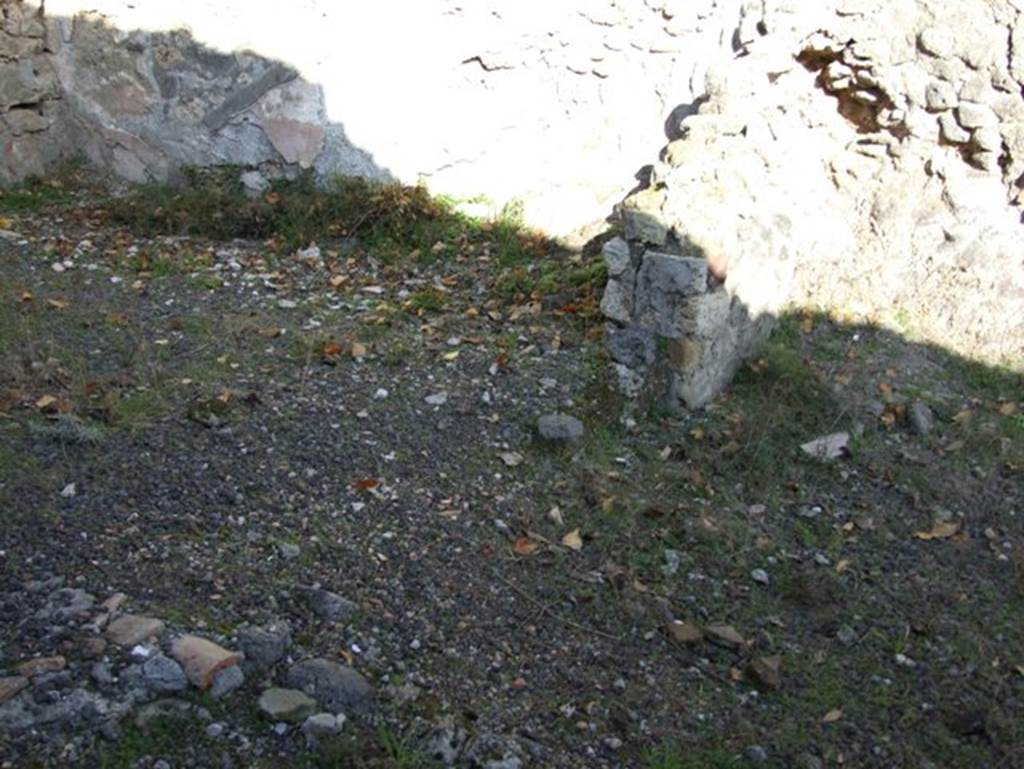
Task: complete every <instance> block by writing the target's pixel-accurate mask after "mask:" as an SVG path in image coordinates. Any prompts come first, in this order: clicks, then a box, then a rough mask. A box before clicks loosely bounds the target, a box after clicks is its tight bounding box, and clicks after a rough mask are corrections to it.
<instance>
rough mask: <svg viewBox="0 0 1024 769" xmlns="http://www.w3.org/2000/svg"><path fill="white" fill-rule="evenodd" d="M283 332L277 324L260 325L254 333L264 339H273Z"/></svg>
mask: <svg viewBox="0 0 1024 769" xmlns="http://www.w3.org/2000/svg"><path fill="white" fill-rule="evenodd" d="M283 333H284V329H283V328H280V327H278V326H261V327H260V328H257V329H256V335H257V336H262V337H263V338H264V339H274V338H276V337H279V336H281V334H283Z"/></svg>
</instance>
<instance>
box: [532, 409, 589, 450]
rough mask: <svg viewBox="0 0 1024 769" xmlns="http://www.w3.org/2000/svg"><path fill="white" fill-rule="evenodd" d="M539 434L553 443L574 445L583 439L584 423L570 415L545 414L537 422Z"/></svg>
mask: <svg viewBox="0 0 1024 769" xmlns="http://www.w3.org/2000/svg"><path fill="white" fill-rule="evenodd" d="M537 432H538V433H539V434H540V437H541V438H543V439H544V440H546V441H550V442H551V443H572V442H574V441H578V440H579V439H580V438H582V437H583V423H582V422H581V421H580V420H578V419H577V418H576V417H574V416H570V415H569V414H545V415H544V416H542V417H541V418H540V419H538V420H537Z"/></svg>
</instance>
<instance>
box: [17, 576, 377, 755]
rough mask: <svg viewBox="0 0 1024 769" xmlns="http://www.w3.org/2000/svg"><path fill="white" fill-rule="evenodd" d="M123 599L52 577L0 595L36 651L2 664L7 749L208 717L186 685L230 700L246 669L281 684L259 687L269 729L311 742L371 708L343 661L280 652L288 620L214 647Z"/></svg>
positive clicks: (362, 685)
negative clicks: (163, 720) (297, 732)
mask: <svg viewBox="0 0 1024 769" xmlns="http://www.w3.org/2000/svg"><path fill="white" fill-rule="evenodd" d="M126 600H127V599H126V596H125V595H124V594H121V593H118V594H115V595H113V596H111V597H110V598H109V599H107V600H106V601H104V602H103V603H102V604H98V605H97V601H96V597H95V596H94V595H92V594H90V593H88V592H86V591H85V590H84V589H82V588H71V587H65V586H63V579H62V578H60V577H55V578H52V579H46V580H36V581H33V582H29V583H27V584H26V585H25V590H24V591H23V592H21V593H18V594H14V593H9V594H5V596H4V599H3V607H2V610H3V615H4V618H5V621H9V622H10V623H11V627H16V628H17V631H18V634H19V635H20V636H21V637H22V639H23V640H27V639H31V641H30V642H29V645H31V646H32V647H34V648H35V649H36V650H37V654H36V656H30V657H28V658H27V659H22V660H20V661H13V660H4V661H3V662H2V663H0V664H2V665H3V668H0V737H2V738H3V739H4V740H5V741H6V743H7V744H8V745H10V746H12V747H13V749H15V750H18V749H19V746H22V749H23V750H25V751H28V752H29V753H31V752H32V745H34V744H38V743H39V742H40V741H42V742H43V743H50V744H53V745H54V746H60V747H61V749H62V750H63V751H65V755H68V753H67V751H68V750H70V751H72V752H74V751H76V750H82V749H84V746H85V745H86V744H87V741H88V740H89V739H92V738H93V737H94V736H95V735H99V736H100V737H101V738H103V739H107V740H117V739H119V738H120V736H121V733H122V730H123V727H124V725H125V724H126V723H127V722H129V721H130V722H132V723H133V724H134V725H135V726H144V725H145V723H147V722H148V721H149V720H151V719H152V718H155V717H160V716H165V715H168V714H175V713H189V714H192V715H193V716H195V717H198V718H200V719H201V720H206V721H210V720H211V717H210V714H209V713H208V712H205V711H204V709H203V708H201V707H199V706H197V705H195V704H193V703H191V702H190V701H189V700H188V699H183V698H182V697H183V696H184V695H187V694H188V692H189V691H192V690H197V691H208V692H209V693H210V694H211V696H213V697H214V698H215V699H220V698H222V697H226V696H229V695H232V694H233V693H234V692H236V690H239V689H241V688H242V687H243V685H244V684H245V683H246V681H247V674H248V676H249V677H251V678H253V679H255V680H256V681H262V682H272V680H273V679H274V678H279V679H280V680H281V681H282V682H283V683H284V685H286V686H288V687H289V688H279V687H275V686H273V685H260V687H261V688H262V692H261V693H260V694H259V695H258V707H259V710H260V712H261V713H262V714H263V715H264V716H265V717H266V718H267V719H269V720H270V721H271V723H272V724H273V725H274V731H275V733H277V734H285V733H286V732H288V731H289V729H290V728H291V727H290V725H291V724H299V725H301V732H302V734H303V736H304V739H305V743H306V744H307V745H310V746H315V745H316V743H317V741H318V740H319V739H322V738H323V737H324V736H327V735H331V734H336V733H338V732H339V731H340V730H341V729H342V727H343V726H344V724H345V722H346V720H347V717H348V715H349V714H356V715H358V714H362V713H366V712H367V711H368V709H369V708H370V707H371V705H372V703H373V700H374V691H373V687H372V686H371V685H370V683H369V682H368V681H367V680H366V679H365V678H364V677H363V676H362V675H361V674H360V673H358V672H356V671H355V670H353V669H352V668H351V667H348V666H347V665H342V664H340V663H336V662H333V661H330V660H327V659H322V658H311V659H304V660H300V661H294V660H293V659H292V658H291V657H289V651H290V650H291V648H292V641H291V629H290V627H289V625H288V623H287V622H285V621H282V620H278V621H273V622H270V623H268V624H266V625H263V626H253V625H246V626H243V627H241V628H239V629H238V631H237V632H236V634H235V639H234V641H235V643H236V644H237V646H238V649H237V650H232V649H230V648H227V647H226V646H222V645H221V644H222V643H228V642H229V639H221V638H218V639H216V640H211V639H210V638H206V637H202V636H198V635H192V634H189V633H183V632H180V631H177V630H175V631H171V630H170V629H169V628H168V627H167V625H166V624H165V623H164V622H163V621H162V620H160V619H158V618H156V617H151V616H146V615H141V614H132V613H127V612H124V611H122V605H123V604H124V603H125V602H126ZM33 606H35V607H38V608H34V609H33V608H32V607H33ZM58 652H59V653H58ZM250 688H251V686H250ZM213 726H216V725H214V724H211V727H213ZM222 728H223V727H222ZM208 731H209V730H208Z"/></svg>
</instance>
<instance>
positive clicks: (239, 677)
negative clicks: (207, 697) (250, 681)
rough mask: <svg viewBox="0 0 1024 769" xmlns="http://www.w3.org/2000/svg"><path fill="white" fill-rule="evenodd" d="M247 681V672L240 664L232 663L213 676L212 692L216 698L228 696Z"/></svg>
mask: <svg viewBox="0 0 1024 769" xmlns="http://www.w3.org/2000/svg"><path fill="white" fill-rule="evenodd" d="M244 683H245V674H244V673H243V672H242V668H240V667H239V666H238V665H231V666H230V667H226V668H224V669H223V670H221V671H219V672H218V673H217V674H216V675H215V676H214V677H213V685H211V686H210V694H211V695H212V696H213V698H214V699H215V700H219V699H220V698H221V697H226V696H227V695H229V694H231V692H233V691H235V690H236V689H238V688H239V687H240V686H241V685H242V684H244Z"/></svg>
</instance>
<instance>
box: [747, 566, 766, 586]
mask: <svg viewBox="0 0 1024 769" xmlns="http://www.w3.org/2000/svg"><path fill="white" fill-rule="evenodd" d="M750 578H751V579H753V580H754V582H757V583H758V584H760V585H767V584H768V582H769V581H770V579H769V577H768V572H766V571H765V570H764V569H754V570H753V571H752V572H750Z"/></svg>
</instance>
